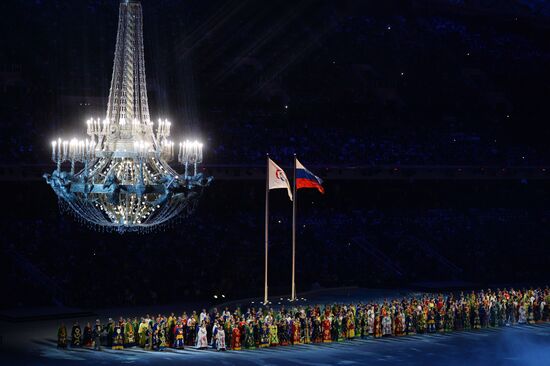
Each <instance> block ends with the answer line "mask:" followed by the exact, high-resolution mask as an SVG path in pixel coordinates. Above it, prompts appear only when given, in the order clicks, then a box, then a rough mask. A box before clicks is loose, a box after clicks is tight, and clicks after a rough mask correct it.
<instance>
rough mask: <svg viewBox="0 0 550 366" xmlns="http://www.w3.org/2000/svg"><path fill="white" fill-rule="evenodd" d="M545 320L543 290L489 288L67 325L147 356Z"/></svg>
mask: <svg viewBox="0 0 550 366" xmlns="http://www.w3.org/2000/svg"><path fill="white" fill-rule="evenodd" d="M541 322H550V289H549V288H548V287H546V288H544V289H543V288H537V289H529V290H525V289H522V290H516V289H503V290H500V289H497V290H490V289H489V290H485V291H483V290H482V291H479V292H474V291H472V292H471V293H467V294H464V293H460V295H458V296H455V295H453V294H452V293H451V294H447V295H443V294H438V295H431V294H430V295H428V294H427V295H422V296H415V297H410V298H403V299H393V300H388V299H386V300H384V301H383V302H380V303H374V302H373V303H356V304H331V305H325V306H321V305H296V306H292V307H290V308H288V309H287V308H286V307H285V306H280V307H279V308H278V309H275V308H270V307H261V308H258V309H255V308H249V309H247V310H246V311H245V312H242V311H241V309H240V308H239V307H237V308H236V309H235V310H234V311H230V310H229V308H228V307H226V308H225V309H224V310H223V311H221V312H219V311H218V310H217V309H216V308H214V309H212V311H211V312H207V311H206V309H203V310H202V312H200V313H198V314H197V312H195V311H193V312H192V313H190V314H187V313H185V312H184V313H183V314H181V315H180V316H177V315H175V314H174V313H172V314H170V315H169V316H165V315H162V314H159V315H157V316H154V317H152V316H149V315H146V316H144V317H142V318H141V319H139V320H138V319H137V318H133V319H131V318H127V319H124V318H122V317H121V318H120V319H119V320H118V321H114V320H113V319H109V320H108V322H107V323H106V324H101V322H100V321H99V320H97V321H96V322H95V324H94V325H93V326H92V325H91V324H90V323H87V324H86V326H84V328H83V329H82V328H81V327H80V325H79V324H78V323H74V325H73V327H72V329H71V334H70V346H71V347H89V348H94V349H96V350H101V349H102V347H108V348H111V349H115V350H116V349H124V348H129V347H141V348H144V349H146V350H151V351H162V350H164V349H166V348H173V349H184V348H186V347H194V348H198V349H207V348H213V349H215V350H218V351H225V350H228V349H230V350H236V351H238V350H241V349H256V348H263V347H278V346H288V345H297V344H304V343H305V344H307V343H329V342H339V341H344V340H351V339H354V338H366V337H372V338H380V337H390V336H397V337H400V336H406V335H411V334H422V333H436V332H453V331H462V330H471V329H481V328H490V327H502V326H513V325H517V324H520V325H521V324H535V323H541ZM68 343H69V335H68V333H67V329H66V327H65V325H64V324H62V325H61V326H60V327H59V329H58V347H60V348H67V345H68Z"/></svg>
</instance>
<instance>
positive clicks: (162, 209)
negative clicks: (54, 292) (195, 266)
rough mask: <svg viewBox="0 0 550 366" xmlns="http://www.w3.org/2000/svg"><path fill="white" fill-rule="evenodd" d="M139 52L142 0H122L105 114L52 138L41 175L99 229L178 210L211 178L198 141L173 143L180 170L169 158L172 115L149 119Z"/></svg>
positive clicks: (146, 225) (154, 223)
mask: <svg viewBox="0 0 550 366" xmlns="http://www.w3.org/2000/svg"><path fill="white" fill-rule="evenodd" d="M143 56H144V55H143V30H142V11H141V4H140V3H139V1H129V0H124V1H122V2H121V4H120V10H119V21H118V33H117V41H116V49H115V59H114V66H113V75H112V81H111V89H110V92H109V102H108V107H107V114H106V117H105V119H103V120H101V119H90V120H88V121H87V135H88V138H86V139H76V138H74V139H71V140H64V139H61V138H59V139H57V140H55V141H52V143H51V148H52V157H51V158H52V161H53V162H54V163H56V164H57V168H56V169H55V170H54V172H53V173H52V174H51V175H50V174H45V175H44V177H45V178H46V181H47V183H48V184H49V185H50V186H51V187H52V188H53V190H54V191H55V193H56V194H57V195H58V198H59V203H60V206H61V207H62V209H63V210H64V211H67V212H70V213H72V214H73V215H75V216H76V217H77V218H79V219H80V220H82V221H83V222H86V223H88V224H89V225H90V226H94V227H96V228H99V229H102V230H117V231H119V232H125V231H141V232H143V231H149V230H152V229H155V228H158V227H159V225H163V224H166V223H168V222H170V220H172V219H174V218H176V217H184V216H185V214H189V213H191V212H192V211H193V209H194V208H195V206H196V204H197V202H198V198H199V197H200V195H201V193H202V191H203V189H204V187H206V186H208V185H209V183H210V181H211V180H212V177H204V176H203V174H201V173H199V172H198V171H197V165H198V164H200V163H201V162H202V159H203V145H202V143H200V142H198V141H184V142H181V143H180V144H179V146H178V147H179V149H178V151H177V160H178V162H179V163H181V164H182V165H183V170H184V173H183V174H179V173H177V172H176V171H175V170H174V169H173V168H172V167H171V166H170V165H169V164H168V162H169V161H171V160H174V158H175V152H174V150H175V148H174V142H172V141H170V140H168V138H169V136H170V127H171V123H170V122H169V121H168V120H160V119H159V120H158V123H157V124H156V126H155V125H154V123H153V121H151V120H150V118H149V107H148V103H147V87H146V83H145V62H144V57H143ZM155 127H156V128H155ZM64 169H65V170H64Z"/></svg>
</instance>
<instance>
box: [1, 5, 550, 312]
mask: <svg viewBox="0 0 550 366" xmlns="http://www.w3.org/2000/svg"><path fill="white" fill-rule="evenodd" d="M142 4H143V16H144V22H145V23H144V36H145V58H146V60H145V62H146V70H147V85H148V91H149V93H148V96H149V101H150V110H151V117H152V118H153V119H157V118H158V117H162V118H165V117H166V118H169V119H171V120H172V121H173V124H174V128H173V135H174V138H175V139H176V140H179V139H180V138H184V137H191V138H195V137H197V138H200V139H202V140H203V141H204V142H205V144H206V155H205V169H206V171H207V172H209V173H211V174H213V175H214V177H215V179H216V180H215V181H214V183H213V185H212V187H211V188H209V189H208V190H207V191H206V192H205V194H204V196H203V198H202V201H201V204H200V207H199V209H198V210H197V212H196V213H195V214H194V215H193V216H191V217H190V218H188V219H185V220H183V221H181V222H177V223H174V224H173V225H172V226H170V227H167V228H163V229H162V230H160V231H159V232H157V233H154V234H147V235H138V234H124V235H120V234H112V233H109V234H107V233H101V232H96V231H93V230H90V229H88V228H87V227H86V226H82V225H80V224H78V223H76V222H74V221H73V220H72V218H70V217H67V216H64V215H62V214H61V213H60V212H59V210H58V208H57V203H56V201H57V199H56V197H55V194H54V193H53V192H52V191H51V190H50V188H49V187H48V186H47V185H46V184H45V182H44V181H41V178H40V176H41V174H40V173H42V172H49V171H51V170H53V168H54V167H53V164H52V163H50V162H49V150H48V148H49V142H50V141H51V140H52V139H53V138H56V137H57V136H66V137H71V136H73V134H74V135H83V133H84V128H85V124H84V121H85V120H86V119H87V118H90V117H101V116H102V115H103V114H104V113H105V109H106V100H107V96H108V92H109V84H110V77H111V73H112V70H111V68H112V59H113V55H114V46H115V36H116V26H117V19H118V2H117V1H115V0H109V1H107V0H103V1H100V0H97V1H92V0H82V1H54V0H44V1H40V0H36V1H2V2H1V4H0V14H1V15H0V17H1V18H2V21H1V22H0V49H1V50H2V51H1V52H0V94H1V95H0V96H1V99H0V100H1V102H0V136H1V143H0V187H1V189H2V192H3V200H2V201H3V205H2V206H3V209H2V210H0V212H1V213H0V215H1V218H2V220H1V224H0V225H1V226H0V229H1V231H0V232H1V233H2V240H1V242H2V256H1V258H2V259H1V261H2V263H1V268H2V270H1V271H2V280H1V286H2V290H3V293H4V294H6V296H3V299H2V306H3V307H13V306H31V305H38V304H51V303H58V304H59V303H63V304H67V305H74V306H90V307H99V306H111V305H121V304H135V303H140V304H141V303H147V304H150V303H165V302H172V301H182V300H186V299H205V298H209V299H210V298H212V296H213V295H214V294H222V293H223V294H224V295H226V296H227V297H228V298H237V297H244V296H250V295H258V294H260V293H261V291H262V288H263V209H264V206H263V205H264V187H265V182H264V181H263V180H262V179H261V174H260V175H257V174H252V173H251V174H247V173H246V172H247V171H248V172H250V170H247V169H257V168H256V167H261V166H262V164H264V159H265V153H266V152H269V153H270V154H271V155H272V156H273V159H274V160H275V161H277V162H278V163H280V164H281V165H283V166H288V167H289V166H290V164H291V161H292V154H293V153H297V154H298V156H299V158H300V160H301V161H302V163H304V164H305V165H306V166H307V167H308V168H310V169H311V170H313V171H314V172H315V173H317V174H319V175H320V176H322V177H324V178H326V182H325V188H326V194H325V195H320V194H318V193H317V192H315V191H309V190H308V191H305V190H304V191H300V192H299V197H298V198H299V210H298V224H299V231H298V252H297V256H298V264H297V276H298V277H297V279H298V289H299V290H300V291H303V290H308V289H310V288H312V287H317V286H327V287H328V286H344V285H359V286H367V287H375V286H376V287H389V286H405V285H410V284H414V283H417V282H420V281H431V282H433V281H450V280H452V281H465V282H468V283H473V284H476V285H480V286H482V285H487V284H495V283H523V284H525V283H529V284H533V285H536V284H544V282H545V281H547V280H548V278H549V277H548V276H549V275H550V247H549V245H548V243H549V239H550V229H549V220H550V210H549V209H548V198H547V197H548V194H547V193H548V189H549V188H550V187H549V182H548V176H547V168H548V169H550V167H548V156H549V155H548V154H549V148H548V142H547V141H548V138H549V133H550V129H549V128H548V127H547V123H548V97H549V88H550V87H549V85H550V68H549V67H548V65H549V60H550V44H549V43H548V39H549V36H550V26H549V24H550V23H549V20H550V5H548V4H547V3H545V2H540V1H534V0H531V1H527V0H524V1H481V0H480V1H467V0H464V1H460V0H440V1H436V0H434V1H383V2H382V1H288V2H285V1H269V2H267V1H261V2H260V1H176V0H160V1H152V0H151V1H147V0H144V1H142ZM220 167H221V168H220ZM216 169H217V170H216ZM365 169H368V171H369V172H370V173H369V174H362V173H361V172H365V171H366V170H365ZM488 171H491V172H496V173H491V174H489V173H487V172H488ZM37 172H39V173H37ZM288 172H290V171H288ZM427 172H429V174H428V173H427ZM449 172H452V173H451V174H449ZM371 173H372V174H371ZM230 178H231V179H230ZM271 197H272V200H271V202H272V217H271V247H270V251H271V256H270V266H271V286H272V290H273V292H274V293H288V291H289V289H288V287H289V286H288V284H289V282H290V225H291V222H290V220H291V204H290V203H289V202H288V200H287V197H286V193H285V192H283V191H275V192H272V193H271Z"/></svg>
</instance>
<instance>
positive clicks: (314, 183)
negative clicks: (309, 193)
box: [296, 159, 325, 193]
mask: <svg viewBox="0 0 550 366" xmlns="http://www.w3.org/2000/svg"><path fill="white" fill-rule="evenodd" d="M322 184H323V180H322V179H321V178H319V177H318V176H316V175H315V174H313V173H312V172H310V171H309V170H307V169H306V168H305V167H304V166H303V165H302V163H300V162H299V161H298V159H296V189H300V188H316V189H318V190H319V192H321V193H325V189H324V188H323V186H322Z"/></svg>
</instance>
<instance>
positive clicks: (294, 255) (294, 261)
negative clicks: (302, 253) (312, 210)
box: [290, 154, 297, 301]
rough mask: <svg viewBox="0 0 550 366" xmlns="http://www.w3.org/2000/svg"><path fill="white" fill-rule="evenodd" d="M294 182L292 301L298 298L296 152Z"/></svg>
mask: <svg viewBox="0 0 550 366" xmlns="http://www.w3.org/2000/svg"><path fill="white" fill-rule="evenodd" d="M293 182H294V184H293V187H292V290H291V291H292V293H291V295H290V299H291V301H295V300H296V281H295V279H296V201H297V197H296V154H294V181H293Z"/></svg>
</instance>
